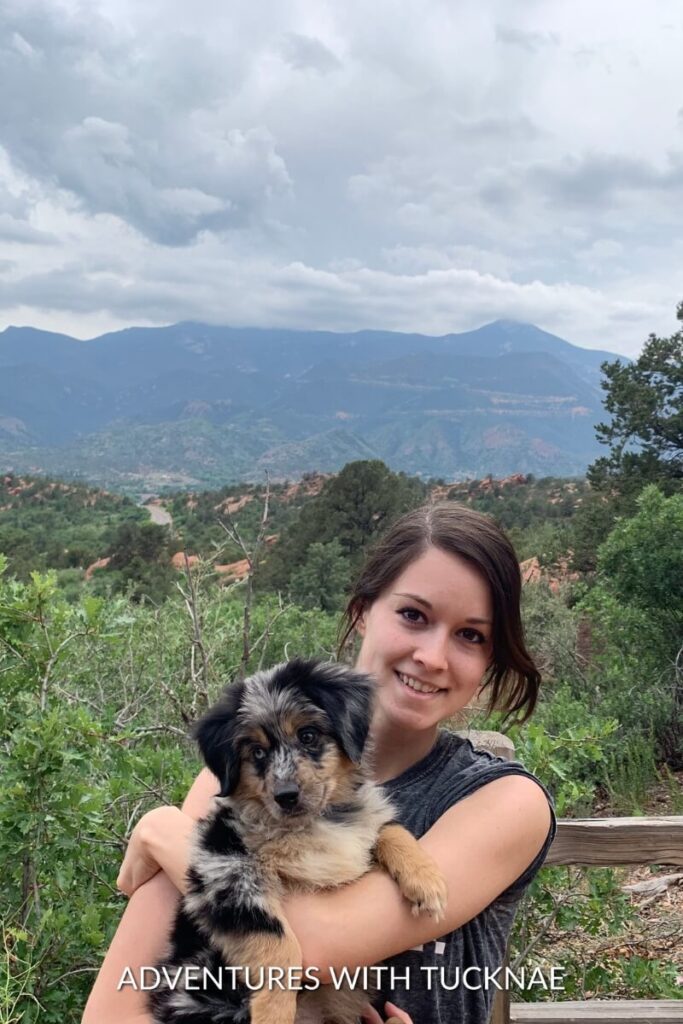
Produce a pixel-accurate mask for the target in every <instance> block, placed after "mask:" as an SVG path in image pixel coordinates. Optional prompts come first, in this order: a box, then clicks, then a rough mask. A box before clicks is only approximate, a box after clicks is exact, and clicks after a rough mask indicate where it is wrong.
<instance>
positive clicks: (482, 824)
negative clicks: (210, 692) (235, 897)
mask: <svg viewBox="0 0 683 1024" xmlns="http://www.w3.org/2000/svg"><path fill="white" fill-rule="evenodd" d="M217 789H218V782H217V780H216V779H215V778H214V777H213V775H211V773H210V772H208V771H207V770H206V769H205V770H204V771H203V772H202V773H201V774H200V775H199V777H198V778H197V780H196V781H195V783H194V785H193V787H192V789H191V790H190V793H189V794H188V797H187V800H186V801H185V804H184V805H183V811H184V812H185V813H186V814H190V815H192V817H193V818H197V817H201V816H202V815H203V814H205V813H206V811H207V810H208V807H209V802H210V798H211V796H212V795H214V794H215V792H216V790H217ZM162 826H163V827H162ZM549 827H550V811H549V808H548V803H547V800H546V798H545V795H544V794H543V791H542V790H541V789H540V787H539V786H537V785H536V783H535V782H533V781H532V780H531V779H528V778H525V777H524V776H517V775H513V776H507V777H506V778H503V779H499V780H497V781H496V782H491V783H488V784H487V785H486V786H483V787H482V788H481V789H479V790H477V792H476V793H474V794H473V795H472V796H470V797H468V798H467V799H466V800H463V801H461V802H460V803H458V804H456V805H455V806H454V807H452V808H451V809H450V810H449V811H447V812H446V813H445V814H444V815H443V816H442V817H441V818H440V819H439V821H438V822H437V823H436V824H435V825H434V826H433V828H431V829H430V830H429V832H428V833H427V834H426V835H425V836H423V838H422V839H421V840H420V842H421V843H423V844H424V845H425V847H426V848H427V849H428V850H429V852H430V853H431V854H432V856H433V857H434V859H435V860H436V862H437V863H438V864H439V866H440V867H441V869H442V871H443V872H444V874H445V876H446V880H447V882H448V888H449V899H448V905H447V908H446V918H445V920H443V921H441V922H439V924H435V922H434V921H433V920H432V919H431V918H429V917H420V918H415V917H413V916H412V914H411V912H410V909H409V908H408V906H407V904H406V902H405V901H404V900H403V898H402V897H401V895H400V893H399V891H398V889H397V887H396V885H395V883H394V882H392V880H391V879H390V878H389V877H388V876H387V875H385V874H383V873H382V872H379V871H373V872H371V873H370V874H368V875H366V876H365V877H363V878H361V879H360V881H358V882H355V883H354V884H353V885H348V886H344V887H343V888H341V889H339V890H335V891H332V892H329V893H313V894H311V895H298V896H293V897H291V898H289V899H288V900H287V901H286V904H285V910H286V914H287V918H288V920H289V922H290V924H291V925H292V929H293V931H294V933H295V935H296V937H297V939H298V940H299V942H300V944H301V947H302V953H303V960H304V966H316V967H319V968H320V977H321V980H323V981H325V980H330V974H329V971H330V969H331V968H333V967H334V968H335V969H337V970H338V969H339V968H341V967H342V966H343V965H344V964H346V965H348V966H349V967H350V968H351V969H353V968H354V967H356V966H364V965H366V964H374V963H377V962H379V961H380V960H383V959H385V958H386V957H389V956H393V955H395V954H396V953H400V952H403V951H404V950H406V949H409V948H410V947H411V946H415V945H419V944H420V943H424V942H429V941H431V940H432V939H435V938H438V937H439V936H441V935H444V934H446V933H447V932H450V931H453V930H454V929H455V928H458V927H460V926H461V925H463V924H465V923H466V922H467V921H469V920H471V919H472V918H473V917H475V916H476V915H477V914H478V913H479V912H480V911H481V910H483V909H484V907H487V906H488V905H489V904H490V903H491V902H492V901H493V900H494V899H495V898H496V896H498V895H499V894H500V893H501V892H503V891H504V890H505V889H507V887H508V886H509V885H511V884H512V882H514V881H515V880H516V879H517V878H518V877H519V876H520V875H521V874H522V873H523V872H524V870H525V869H526V868H527V867H528V866H529V864H531V862H532V861H533V860H534V858H535V856H536V855H537V854H538V852H539V851H540V849H541V848H542V846H543V843H544V841H545V839H546V836H547V834H548V829H549ZM184 829H185V826H183V824H182V822H181V821H176V822H174V821H172V820H171V819H170V818H169V817H167V816H162V817H159V818H157V819H156V820H155V819H152V825H151V827H150V833H152V834H151V835H150V837H148V838H147V844H148V845H149V846H151V847H153V848H154V850H155V857H156V859H157V861H158V863H159V864H160V865H161V867H162V868H163V869H164V870H163V872H159V873H158V874H157V875H155V877H154V878H152V879H151V881H149V882H147V883H146V884H145V885H143V886H142V887H141V888H140V889H139V890H138V891H137V892H136V893H135V894H134V895H133V897H132V898H131V901H130V904H129V907H128V909H127V910H126V913H125V914H124V916H123V919H122V921H121V924H120V925H119V929H118V931H117V933H116V935H115V937H114V940H113V941H112V945H111V947H110V949H109V952H108V953H107V956H106V958H105V961H104V963H103V965H102V969H101V971H100V974H99V975H98V978H97V981H96V983H95V988H94V989H93V992H92V994H91V997H90V1000H89V1001H88V1005H87V1007H86V1013H85V1015H84V1017H83V1024H95V1022H97V1024H110V1022H112V1024H113V1022H114V1021H116V1022H118V1024H134V1022H135V1024H137V1019H139V1021H140V1024H143V1022H145V1024H147V1020H146V1018H145V1017H144V1016H141V1017H139V1018H137V1019H136V1016H135V1015H136V1014H143V1011H144V1005H145V1002H144V995H143V994H141V993H133V992H126V993H125V994H124V993H122V994H117V993H116V991H115V989H116V985H117V983H118V980H119V978H120V976H121V973H122V971H123V969H124V967H125V966H128V965H130V966H131V967H132V968H134V967H135V965H137V966H139V965H140V964H150V965H151V964H153V963H154V962H155V960H156V959H157V957H158V956H159V955H160V954H161V953H162V951H163V948H164V945H165V939H166V936H167V934H168V930H169V928H170V924H171V920H172V917H173V912H174V910H175V905H176V903H177V898H178V892H177V890H176V889H175V887H174V886H173V885H172V884H171V882H170V881H169V879H168V877H167V874H166V872H168V873H169V874H170V875H172V876H174V877H175V878H176V879H177V880H178V882H179V885H182V879H183V878H184V873H185V868H186V866H187V856H188V849H187V842H183V841H182V832H183V830H184ZM150 922H152V924H151V925H150ZM341 922H343V923H344V927H343V928H340V923H341ZM148 950H151V951H150V952H148ZM91 1004H92V1005H91ZM90 1011H91V1012H90Z"/></svg>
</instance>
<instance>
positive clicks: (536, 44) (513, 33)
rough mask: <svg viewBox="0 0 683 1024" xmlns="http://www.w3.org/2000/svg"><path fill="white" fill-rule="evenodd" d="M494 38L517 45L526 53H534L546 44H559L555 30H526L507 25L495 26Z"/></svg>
mask: <svg viewBox="0 0 683 1024" xmlns="http://www.w3.org/2000/svg"><path fill="white" fill-rule="evenodd" d="M496 40H497V41H498V42H499V43H505V44H507V45H508V46H519V47H521V49H523V50H526V51H527V52H528V53H536V52H537V51H538V50H540V49H542V48H543V47H546V46H559V45H560V37H559V35H557V33H556V32H527V31H524V30H523V29H519V28H512V27H511V26H509V25H508V26H504V25H497V26H496Z"/></svg>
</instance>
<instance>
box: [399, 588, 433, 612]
mask: <svg viewBox="0 0 683 1024" xmlns="http://www.w3.org/2000/svg"><path fill="white" fill-rule="evenodd" d="M394 597H408V598H410V600H411V601H416V602H417V604H421V605H423V606H424V607H425V608H428V609H429V611H431V610H432V606H431V604H430V603H429V601H428V600H427V598H426V597H418V596H417V594H399V593H398V592H397V593H396V594H394Z"/></svg>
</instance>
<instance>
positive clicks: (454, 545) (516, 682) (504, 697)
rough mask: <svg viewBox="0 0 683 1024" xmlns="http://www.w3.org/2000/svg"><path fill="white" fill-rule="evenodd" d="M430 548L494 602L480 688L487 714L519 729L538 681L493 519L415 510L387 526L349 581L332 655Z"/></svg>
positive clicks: (452, 507) (512, 570) (517, 586)
mask: <svg viewBox="0 0 683 1024" xmlns="http://www.w3.org/2000/svg"><path fill="white" fill-rule="evenodd" d="M430 547H434V548H438V549H439V550H440V551H445V552H446V553H447V554H451V555H456V556H457V557H459V558H464V559H466V560H467V561H468V562H469V563H470V564H471V565H473V566H475V567H476V568H477V569H478V570H479V572H480V573H481V575H482V576H483V577H484V579H485V580H486V581H487V583H488V585H489V588H490V591H491V598H492V602H493V633H492V641H493V657H492V661H491V665H490V667H489V669H488V671H487V673H486V677H485V681H484V684H483V687H482V688H484V687H485V688H486V689H487V690H488V710H489V712H491V711H494V710H501V711H504V712H506V718H507V717H510V716H512V715H518V718H517V720H518V721H520V722H525V721H526V720H527V719H528V718H529V716H530V715H531V713H532V712H533V710H534V707H535V706H536V701H537V698H538V689H539V686H540V683H541V676H540V673H539V671H538V669H537V668H536V665H535V664H534V661H533V659H532V657H531V655H530V654H529V652H528V651H527V649H526V644H525V641H524V628H523V626H522V618H521V610H520V600H521V594H522V579H521V575H520V571H519V563H518V561H517V556H516V555H515V551H514V548H513V547H512V544H511V543H510V541H509V540H508V538H507V537H506V535H505V534H504V533H503V531H502V530H501V529H500V528H499V527H498V526H497V525H496V523H495V522H494V521H493V519H491V518H490V517H489V516H486V515H484V514H483V513H481V512H475V511H474V510H473V509H471V508H468V507H467V506H466V505H459V504H456V503H455V502H443V503H440V504H434V505H422V506H421V507H420V508H417V509H414V510H413V511H412V512H407V513H406V514H405V515H403V516H401V517H400V519H397V520H396V522H395V523H394V524H393V526H390V527H389V529H388V530H387V532H386V533H385V534H384V535H383V536H382V537H381V538H380V540H379V541H378V542H377V543H376V544H375V546H374V547H373V548H372V550H371V551H370V554H369V555H368V557H367V559H366V561H365V564H364V566H363V568H362V569H361V571H360V574H359V575H358V577H357V579H356V582H355V585H354V588H353V592H352V594H351V597H350V598H349V601H348V604H347V606H346V610H345V612H344V616H343V618H342V621H341V625H340V630H339V632H340V636H341V639H340V641H339V649H340V650H341V649H342V648H343V647H344V645H345V644H346V642H347V640H348V639H349V637H350V636H351V634H352V633H353V631H354V630H355V628H356V625H357V623H358V620H359V619H360V616H361V615H362V614H363V612H364V611H365V610H366V609H368V608H369V607H370V605H371V604H372V603H373V602H374V601H376V600H377V598H378V597H379V596H380V594H382V593H383V592H384V591H385V590H386V589H387V587H389V586H391V584H392V583H393V582H394V580H395V579H396V578H397V577H398V576H400V574H401V573H402V572H403V570H404V569H406V568H407V566H408V565H410V563H411V562H413V561H415V559H416V558H419V557H420V556H421V555H423V554H424V553H425V551H426V550H427V549H428V548H430ZM518 713H519V714H518Z"/></svg>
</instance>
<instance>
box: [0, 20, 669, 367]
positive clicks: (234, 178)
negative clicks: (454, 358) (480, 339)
mask: <svg viewBox="0 0 683 1024" xmlns="http://www.w3.org/2000/svg"><path fill="white" fill-rule="evenodd" d="M0 48H1V50H2V52H1V53H0V95H1V96H2V101H1V102H0V126H1V128H0V327H5V326H7V325H8V324H10V323H14V324H32V325H35V326H39V327H44V328H48V329H52V330H59V331H65V332H67V333H70V334H73V335H75V336H78V337H91V336H93V335H96V334H99V333H102V332H103V331H106V330H111V329H115V328H118V327H122V326H128V325H131V324H163V323H172V322H174V321H177V320H184V319H193V320H206V321H210V322H214V323H226V324H233V325H245V324H255V325H280V326H289V327H316V328H318V327H319V328H329V329H332V330H355V329H358V328H362V327H375V328H389V329H394V330H406V331H413V330H416V331H423V332H425V333H439V334H441V333H446V332H448V331H459V330H466V329H469V328H472V327H476V326H479V325H480V324H482V323H485V322H488V321H490V320H494V319H497V318H500V317H505V318H512V319H518V320H528V321H531V322H533V323H536V324H538V325H539V326H540V327H543V328H545V329H546V330H550V331H553V332H555V333H557V334H560V335H561V336H562V337H565V338H567V339H568V340H569V341H573V342H575V343H577V344H581V345H584V346H587V347H593V348H608V349H610V350H612V351H616V352H621V353H625V354H628V355H634V354H636V353H637V352H638V350H639V349H640V347H641V346H642V343H643V341H644V340H645V338H646V337H647V334H648V333H649V332H650V331H651V330H653V331H656V332H658V333H664V334H670V333H672V331H673V330H674V329H675V327H676V326H677V323H676V320H675V307H676V304H677V302H678V301H680V300H681V299H683V58H682V56H681V55H682V54H683V6H682V5H681V3H680V0H647V2H646V0H600V2H599V3H595V2H594V0H571V2H567V0H501V2H497V0H473V2H470V0H459V2H457V3H454V2H453V0H443V2H442V0H402V2H401V3H400V4H397V3H396V0H372V2H368V0H362V2H360V0H343V2H340V0H334V2H328V0H290V2H288V3H286V4H283V3H281V2H279V0H230V2H227V0H193V2H191V3H188V2H187V0H144V2H142V3H141V2H139V0H83V2H82V3H77V2H73V0H68V2H67V0H0Z"/></svg>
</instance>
